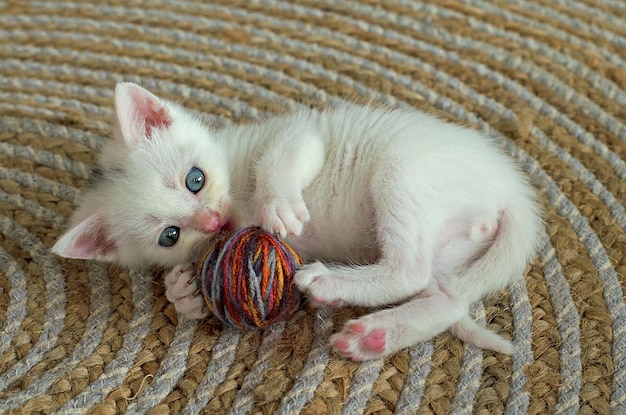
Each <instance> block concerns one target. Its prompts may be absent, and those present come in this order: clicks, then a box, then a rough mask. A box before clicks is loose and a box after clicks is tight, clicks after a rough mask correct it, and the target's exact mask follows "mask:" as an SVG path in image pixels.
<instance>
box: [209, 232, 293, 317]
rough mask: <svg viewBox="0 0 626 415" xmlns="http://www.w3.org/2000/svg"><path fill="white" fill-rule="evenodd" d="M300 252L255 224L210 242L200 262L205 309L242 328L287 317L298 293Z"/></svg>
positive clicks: (291, 311)
mask: <svg viewBox="0 0 626 415" xmlns="http://www.w3.org/2000/svg"><path fill="white" fill-rule="evenodd" d="M299 266H300V257H299V256H298V254H297V253H296V252H295V251H294V250H293V249H292V248H291V247H290V246H289V245H288V244H286V243H285V242H284V241H282V240H280V239H279V238H277V237H275V236H274V235H272V234H270V233H268V232H265V231H263V230H262V229H261V228H258V227H249V228H243V229H238V230H234V231H230V232H227V233H224V234H222V235H220V236H218V237H217V238H216V239H214V240H213V241H212V244H211V246H210V247H209V249H208V250H207V252H206V253H205V255H204V257H203V258H202V260H201V261H199V263H198V275H199V278H200V285H201V287H202V293H203V295H204V300H205V302H206V304H207V307H208V308H209V310H210V311H211V312H212V313H213V314H214V315H215V316H217V317H218V318H219V319H220V320H221V321H222V322H224V323H226V324H228V325H232V326H237V327H240V328H266V327H268V326H270V325H272V324H274V323H276V322H278V321H281V320H284V319H287V318H288V317H290V316H291V315H292V314H293V313H294V312H295V311H296V310H297V309H298V307H299V305H300V300H301V297H302V295H301V293H300V291H299V290H298V288H297V287H296V285H295V284H294V283H293V276H294V274H295V271H296V269H297V268H298V267H299Z"/></svg>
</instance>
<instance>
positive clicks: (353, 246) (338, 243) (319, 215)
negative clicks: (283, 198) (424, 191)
mask: <svg viewBox="0 0 626 415" xmlns="http://www.w3.org/2000/svg"><path fill="white" fill-rule="evenodd" d="M348 199H349V198H344V199H342V200H336V201H333V200H332V198H331V199H330V200H328V199H327V200H324V203H315V202H311V201H310V200H309V201H307V206H308V207H309V212H310V214H311V220H310V221H309V222H308V223H307V224H306V226H305V227H304V230H303V232H302V234H301V235H300V236H298V237H292V238H291V239H290V240H289V242H290V243H291V244H292V245H293V247H294V248H295V249H296V250H297V251H298V253H299V254H300V255H301V256H302V258H303V260H305V261H311V260H319V261H324V262H338V263H346V264H367V263H372V262H375V261H376V260H377V259H378V257H379V248H378V244H377V240H376V232H375V230H374V229H373V226H374V221H373V218H372V216H373V213H372V212H371V208H370V207H369V206H368V205H369V204H367V203H366V202H365V201H363V202H361V203H354V202H353V203H352V204H351V206H346V201H347V200H348ZM305 201H306V197H305Z"/></svg>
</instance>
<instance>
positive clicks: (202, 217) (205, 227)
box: [192, 209, 221, 233]
mask: <svg viewBox="0 0 626 415" xmlns="http://www.w3.org/2000/svg"><path fill="white" fill-rule="evenodd" d="M192 226H193V227H194V228H196V229H198V230H199V231H201V232H206V233H212V232H215V231H217V230H218V229H219V228H220V227H221V224H220V215H219V214H218V213H217V212H216V211H214V210H208V209H206V210H205V209H202V210H198V211H196V213H195V214H194V216H193V219H192Z"/></svg>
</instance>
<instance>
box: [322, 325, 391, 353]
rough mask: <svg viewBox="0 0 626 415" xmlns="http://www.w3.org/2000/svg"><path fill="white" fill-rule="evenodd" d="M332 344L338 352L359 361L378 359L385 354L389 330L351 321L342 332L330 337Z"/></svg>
mask: <svg viewBox="0 0 626 415" xmlns="http://www.w3.org/2000/svg"><path fill="white" fill-rule="evenodd" d="M330 344H331V345H332V347H333V349H334V350H335V351H336V352H337V353H338V354H340V355H341V356H343V357H348V358H350V359H352V360H354V361H357V362H361V361H364V360H372V359H378V358H380V357H382V356H384V355H385V350H386V348H387V331H386V330H385V329H383V328H368V327H367V325H366V324H364V323H362V322H359V321H349V322H347V323H346V325H345V326H344V327H343V330H341V332H339V333H336V334H333V335H332V336H331V337H330Z"/></svg>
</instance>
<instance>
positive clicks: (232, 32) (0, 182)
mask: <svg viewBox="0 0 626 415" xmlns="http://www.w3.org/2000/svg"><path fill="white" fill-rule="evenodd" d="M123 80H125V81H133V82H136V83H139V84H141V85H143V86H144V87H146V88H148V89H150V90H152V91H154V92H155V93H157V94H159V95H161V96H163V97H166V98H169V99H172V100H176V101H178V102H181V103H182V104H184V105H186V106H188V107H190V108H193V109H195V110H198V111H202V112H203V113H204V114H205V116H206V120H207V121H208V122H211V123H215V124H216V125H224V124H227V123H230V122H238V121H250V120H256V119H260V118H263V117H266V116H268V115H271V114H273V113H278V112H281V111H284V110H285V109H290V108H296V107H298V106H300V105H309V104H322V105H325V104H332V103H333V102H336V101H337V100H339V99H342V98H344V97H348V98H356V99H364V100H371V101H374V102H380V103H386V104H389V105H397V106H411V107H416V108H422V109H425V110H428V111H431V112H434V113H436V114H438V115H440V116H441V117H444V118H446V119H449V120H451V121H452V122H457V123H460V124H465V125H469V126H472V127H475V128H478V129H481V130H484V131H486V133H487V134H489V135H491V136H493V137H494V138H495V139H496V140H497V141H498V142H499V143H500V144H501V145H502V147H503V148H504V149H505V151H506V152H507V153H508V154H510V155H511V156H512V157H513V158H514V159H515V160H517V162H519V164H520V166H521V167H522V169H523V170H524V171H525V172H526V173H527V174H528V175H529V176H530V178H531V181H532V183H533V185H534V186H536V187H537V189H539V192H540V194H541V197H542V201H543V203H544V206H545V222H546V226H545V234H544V235H543V238H542V244H541V248H540V250H539V252H538V256H537V260H536V261H535V262H534V264H533V266H532V269H531V270H530V272H529V273H528V275H527V276H526V277H525V278H524V279H523V280H521V281H520V282H519V283H517V284H514V285H513V286H511V287H510V288H509V289H508V290H506V291H505V292H502V293H500V294H498V295H496V296H493V297H491V298H489V299H487V300H486V301H485V302H484V304H480V305H477V307H476V310H475V311H476V318H477V319H479V320H480V321H481V322H484V323H485V324H486V325H487V326H488V327H490V328H491V329H493V330H496V331H498V332H500V333H502V334H503V335H505V336H509V337H511V338H513V339H514V343H515V346H516V351H515V353H514V355H513V356H511V357H507V356H503V355H499V354H496V353H492V352H488V351H482V350H478V349H476V348H474V347H471V346H468V345H465V344H463V343H462V342H460V341H459V340H457V339H455V338H453V337H452V336H451V335H449V334H443V335H440V336H438V337H436V338H435V339H433V341H431V342H426V343H423V344H417V345H415V346H413V347H411V348H409V349H407V350H403V351H402V352H399V353H397V354H395V355H393V356H391V357H389V358H387V359H384V360H379V361H372V362H367V363H361V364H357V363H354V362H351V361H346V360H344V359H342V358H339V357H338V356H336V355H335V354H333V353H332V352H331V351H330V350H329V348H328V337H329V336H330V334H332V333H333V332H334V331H335V330H337V329H339V328H340V327H341V324H342V322H343V321H345V320H346V319H347V318H350V317H352V316H354V315H356V314H357V313H358V310H351V309H339V310H335V311H332V310H320V311H316V310H312V309H303V310H301V311H300V312H298V313H297V314H296V316H295V317H294V318H293V319H292V320H290V321H287V322H285V323H282V324H279V325H277V326H274V327H273V328H272V329H270V330H267V331H265V332H264V333H254V332H253V333H250V332H248V333H241V332H239V331H237V330H234V329H224V328H222V326H221V325H220V324H219V323H218V321H217V320H216V319H214V318H209V319H207V320H206V321H201V322H190V321H183V320H179V319H178V318H177V316H176V313H175V310H174V308H173V306H172V305H171V304H169V303H168V301H167V300H166V298H165V295H164V290H163V285H162V280H161V278H160V276H159V275H156V274H155V273H150V272H129V271H127V270H125V269H123V268H119V267H115V266H107V265H104V264H97V263H90V262H85V261H76V260H65V259H60V258H57V257H55V256H53V255H51V254H50V253H49V251H48V249H49V247H50V246H51V245H52V244H53V243H54V241H55V240H56V238H57V237H58V236H59V235H60V233H61V232H62V231H63V230H64V229H65V226H66V221H67V218H68V217H69V215H70V214H71V212H72V210H73V209H74V207H75V205H76V202H77V197H78V195H79V192H80V190H81V189H82V188H84V187H85V185H86V183H87V181H88V179H89V172H90V169H91V166H92V165H93V163H94V162H95V160H96V156H97V151H98V149H99V148H100V147H101V146H102V144H103V142H104V141H105V140H107V139H109V138H110V131H111V123H112V120H113V106H112V93H113V88H114V86H115V83H116V82H119V81H123ZM625 204H626V2H624V1H620V0H606V1H600V0H573V1H570V0H536V1H531V0H529V1H523V0H516V1H505V0H495V1H482V0H458V1H457V0H442V1H436V0H427V1H423V2H421V1H409V0H389V1H382V0H380V1H377V0H360V1H356V0H355V1H334V0H320V1H313V0H302V1H293V2H292V1H279V0H255V1H247V0H235V1H229V0H222V1H195V2H194V1H178V2H168V1H165V0H163V1H156V0H155V1H136V0H131V1H121V0H115V1H109V2H96V1H79V0H68V1H0V413H6V414H48V413H57V414H83V413H89V414H117V413H125V414H153V415H157V414H170V413H171V414H198V413H200V414H273V413H275V414H298V413H302V414H308V415H312V414H348V415H351V414H413V413H416V414H438V415H440V414H469V413H474V414H502V413H506V414H511V415H518V414H575V413H580V414H591V413H600V414H609V413H613V414H626V304H625V300H624V286H625V283H626V258H625V257H624V253H625V251H626V236H625V231H626V211H625V208H624V206H625ZM416 318H419V316H416Z"/></svg>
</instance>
